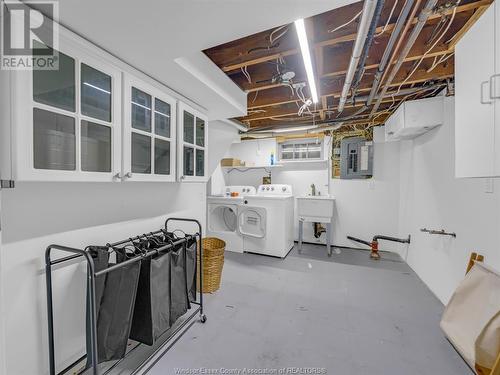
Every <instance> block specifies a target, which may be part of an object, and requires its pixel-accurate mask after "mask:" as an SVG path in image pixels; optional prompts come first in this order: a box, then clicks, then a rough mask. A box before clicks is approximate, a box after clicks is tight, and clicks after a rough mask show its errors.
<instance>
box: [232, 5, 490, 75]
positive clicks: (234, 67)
mask: <svg viewBox="0 0 500 375" xmlns="http://www.w3.org/2000/svg"><path fill="white" fill-rule="evenodd" d="M492 2H493V0H481V1H477V2H473V3H468V4H464V5H459V6H458V7H457V13H461V12H467V11H470V10H474V9H477V8H480V7H484V6H488V5H490V4H491V3H492ZM452 12H453V10H452V9H447V10H446V11H445V12H443V14H444V15H450V14H451V13H452ZM441 17H442V14H440V13H435V14H433V15H431V16H429V21H431V20H435V19H439V18H441ZM417 21H418V18H417V17H416V18H414V19H413V23H414V24H415V23H417ZM394 26H395V23H390V24H388V25H387V28H386V29H385V32H386V33H390V32H392V30H394ZM383 28H384V27H383V26H379V27H377V29H376V33H380V32H381V31H382V30H383ZM356 35H357V33H353V34H348V35H344V36H340V37H335V38H331V39H327V40H323V41H320V42H316V43H315V44H314V48H319V47H326V46H332V45H335V44H339V43H345V42H352V41H353V40H355V39H356ZM298 53H299V49H298V48H292V49H289V50H286V51H280V52H277V53H272V54H270V55H268V56H263V57H259V58H255V59H249V60H245V61H242V62H239V63H236V64H231V65H227V66H223V67H222V70H223V71H224V72H226V73H227V72H231V71H234V70H238V69H241V68H244V67H248V66H251V65H256V64H262V63H264V62H266V61H273V60H276V59H278V58H280V57H287V56H291V55H296V54H298Z"/></svg>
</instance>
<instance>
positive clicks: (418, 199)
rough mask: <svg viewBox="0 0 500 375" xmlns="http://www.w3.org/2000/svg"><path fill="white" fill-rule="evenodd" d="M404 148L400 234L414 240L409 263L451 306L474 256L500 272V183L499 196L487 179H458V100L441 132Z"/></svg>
mask: <svg viewBox="0 0 500 375" xmlns="http://www.w3.org/2000/svg"><path fill="white" fill-rule="evenodd" d="M474 125H475V124H471V126H474ZM400 146H401V159H400V170H401V183H400V189H401V190H400V217H399V222H400V227H399V232H400V234H401V235H405V234H408V233H411V235H412V243H411V245H410V248H409V252H408V263H409V265H410V266H411V267H412V268H413V269H414V270H415V271H416V272H417V274H418V275H419V276H420V277H421V278H422V280H423V281H424V282H425V283H426V284H427V285H428V286H429V288H430V289H431V290H432V291H433V292H434V293H435V294H436V295H437V296H438V297H439V299H440V300H441V301H442V302H443V303H447V302H448V300H449V298H450V296H451V294H452V292H453V290H454V289H455V288H456V286H457V284H458V283H459V281H460V280H461V279H462V278H463V276H464V272H465V266H466V263H467V260H468V257H469V255H470V253H471V252H472V251H477V252H479V253H481V254H484V256H485V261H486V262H487V263H488V264H490V265H492V266H493V267H495V268H497V269H500V246H499V243H500V184H499V183H498V182H499V181H498V180H495V186H494V192H493V193H487V192H486V190H487V189H486V180H487V179H456V178H455V177H454V171H455V168H454V160H455V156H454V98H453V97H451V98H446V99H445V123H444V124H443V125H442V126H441V127H439V128H437V129H435V130H432V131H430V132H429V133H427V134H424V135H423V136H420V137H418V138H416V139H414V140H413V141H406V142H401V145H400ZM424 227H425V228H431V229H439V230H440V229H445V230H447V231H451V232H456V233H457V238H456V239H453V238H451V237H445V236H439V235H429V234H426V233H422V232H420V228H424ZM402 255H403V256H405V255H406V254H405V252H404V251H403V252H402Z"/></svg>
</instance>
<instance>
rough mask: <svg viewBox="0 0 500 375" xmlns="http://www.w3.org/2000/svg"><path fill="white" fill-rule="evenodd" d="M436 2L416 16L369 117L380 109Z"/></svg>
mask: <svg viewBox="0 0 500 375" xmlns="http://www.w3.org/2000/svg"><path fill="white" fill-rule="evenodd" d="M436 3H437V0H428V1H427V4H425V7H424V9H422V11H421V12H420V14H419V15H418V21H417V23H416V24H415V26H414V27H413V30H412V32H411V34H410V36H409V38H408V41H407V42H406V45H405V46H404V48H403V50H402V51H401V53H400V54H399V57H398V60H397V61H396V64H395V65H394V67H393V69H392V71H391V74H390V75H389V77H388V78H387V81H386V83H385V85H384V88H383V89H382V92H381V93H380V96H379V98H378V99H377V101H376V103H375V105H374V106H373V108H372V111H371V113H370V116H373V115H374V114H375V112H377V110H378V108H379V107H380V103H381V102H382V98H383V97H384V95H385V94H386V93H387V90H388V89H389V86H390V85H391V83H392V81H393V80H394V77H395V76H396V74H397V73H398V71H399V69H400V68H401V65H403V62H404V60H405V58H406V56H408V53H409V52H410V49H411V47H413V45H414V44H415V41H416V40H417V38H418V36H419V35H420V32H421V31H422V29H423V27H424V25H425V23H426V22H427V20H428V18H429V16H430V15H431V14H432V12H433V9H434V7H435V6H436ZM408 22H412V20H408Z"/></svg>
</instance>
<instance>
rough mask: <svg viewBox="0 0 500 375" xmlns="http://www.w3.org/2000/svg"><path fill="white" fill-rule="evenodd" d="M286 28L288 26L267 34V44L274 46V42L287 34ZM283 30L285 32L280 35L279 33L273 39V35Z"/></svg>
mask: <svg viewBox="0 0 500 375" xmlns="http://www.w3.org/2000/svg"><path fill="white" fill-rule="evenodd" d="M288 26H289V25H283V26H280V27H277V28H276V29H274V30H273V31H272V32H271V34H269V43H270V44H274V42H276V41H277V40H278V39H280V38H281V37H283V36H284V35H285V34H286V33H287V32H288ZM283 29H285V30H284V31H283V32H282V33H280V34H279V35H278V36H276V37H274V34H276V33H277V32H279V31H281V30H283Z"/></svg>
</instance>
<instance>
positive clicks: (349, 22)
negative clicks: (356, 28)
mask: <svg viewBox="0 0 500 375" xmlns="http://www.w3.org/2000/svg"><path fill="white" fill-rule="evenodd" d="M362 13H363V11H362V10H360V11H359V13H358V14H356V15H355V16H354V17H353V18H352V19H351V20H349V21H347V22H346V23H344V24H343V25H340V26H337V27H336V28H334V29H331V30H328V32H329V33H334V32H335V31H338V30H340V29H342V28H343V27H346V26H348V25H350V24H351V23H352V22H354V21H355V20H356V19H357V18H358V17H359V16H361V14H362Z"/></svg>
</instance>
